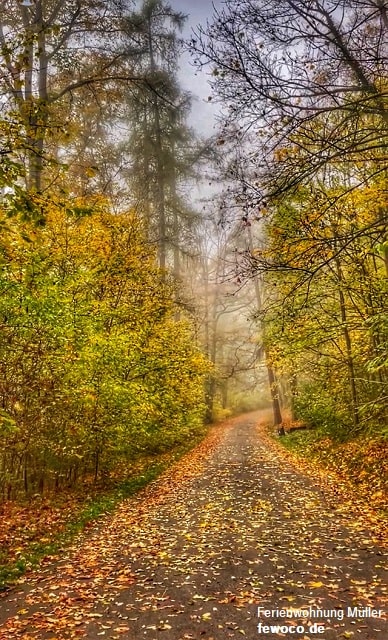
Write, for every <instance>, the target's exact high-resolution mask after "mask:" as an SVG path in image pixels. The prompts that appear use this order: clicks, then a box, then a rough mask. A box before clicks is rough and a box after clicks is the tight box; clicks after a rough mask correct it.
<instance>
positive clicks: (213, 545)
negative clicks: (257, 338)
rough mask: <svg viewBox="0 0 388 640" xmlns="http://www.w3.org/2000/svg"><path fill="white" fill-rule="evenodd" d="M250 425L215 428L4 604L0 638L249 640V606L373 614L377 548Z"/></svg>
mask: <svg viewBox="0 0 388 640" xmlns="http://www.w3.org/2000/svg"><path fill="white" fill-rule="evenodd" d="M256 421H257V420H256V419H254V418H253V417H252V418H249V417H248V418H247V417H243V418H239V419H234V420H231V421H229V422H228V424H227V425H226V426H224V427H222V428H216V429H214V430H213V431H212V433H211V435H210V436H209V438H207V439H206V440H205V441H204V443H202V444H201V445H200V446H199V447H198V448H197V449H196V450H195V451H193V452H192V453H191V454H189V455H188V456H186V457H185V458H183V459H182V460H181V461H180V462H179V463H178V464H177V465H175V467H174V468H173V469H171V470H170V471H169V472H168V473H166V474H164V476H163V477H161V478H160V479H159V480H157V481H156V482H154V483H153V484H152V485H150V486H149V487H147V488H146V489H145V490H144V491H142V492H141V493H140V494H138V495H137V496H136V497H135V498H134V499H131V500H127V501H125V502H123V504H122V505H121V506H120V507H119V509H118V510H117V511H116V513H115V514H114V516H112V517H107V518H105V520H103V521H102V522H101V523H100V524H99V526H98V527H95V528H94V529H93V530H92V531H91V532H90V534H89V535H88V536H87V537H86V538H80V539H79V548H73V549H72V550H70V551H69V552H68V553H66V556H65V557H63V559H62V560H60V561H59V562H58V563H57V565H56V566H55V567H54V568H53V567H52V566H50V565H47V566H46V567H45V568H44V569H43V570H42V571H41V572H40V573H38V574H34V576H30V577H29V585H27V584H26V586H25V587H24V588H23V587H22V588H21V589H20V591H21V593H20V594H18V593H14V594H12V595H8V596H7V597H5V598H4V599H3V603H2V604H3V607H5V608H7V609H8V614H7V615H8V620H7V621H6V622H5V624H4V625H3V627H2V631H1V632H0V638H1V640H11V638H12V640H15V639H16V640H17V639H18V638H23V640H25V639H26V640H37V639H38V638H39V640H49V639H50V640H54V639H57V640H70V639H73V638H88V639H90V640H96V638H99V637H101V638H107V639H108V638H109V640H119V639H120V638H126V639H127V640H129V639H131V640H132V639H133V638H136V640H139V639H141V638H144V639H145V640H159V639H160V638H163V639H164V640H189V639H194V638H195V639H198V638H204V640H210V639H213V640H221V639H222V640H224V639H225V638H239V637H240V638H241V637H243V636H246V637H249V638H254V637H257V628H256V627H257V623H258V618H257V606H258V605H260V606H261V607H267V608H268V609H273V608H274V609H277V608H289V607H293V609H294V610H295V611H296V612H297V611H298V610H299V609H300V608H301V607H302V606H303V607H312V608H321V609H322V608H325V609H328V610H342V609H343V608H346V607H347V606H371V607H380V608H383V606H384V599H385V597H386V581H384V578H383V573H382V571H383V560H384V557H383V552H382V550H381V549H380V548H379V547H376V545H375V542H374V540H373V539H372V537H371V535H370V533H369V532H368V531H367V530H365V531H363V532H362V535H361V536H360V537H359V538H358V537H357V536H355V532H354V530H353V529H352V528H349V527H348V526H347V525H348V519H347V518H346V516H345V514H343V513H342V512H341V510H336V509H333V508H332V507H331V506H330V505H329V504H327V502H326V501H325V500H324V499H323V498H322V492H321V490H320V488H319V486H315V485H314V484H312V483H311V482H310V481H309V480H307V479H306V478H305V477H304V476H302V475H300V474H298V473H296V472H295V470H294V469H293V468H292V467H291V466H290V465H288V464H287V463H285V462H284V460H283V458H282V457H281V455H280V453H279V451H277V450H276V448H274V447H272V446H269V444H268V443H267V442H264V441H263V440H262V439H261V437H258V434H257V430H256V428H255V424H256ZM295 615H296V614H295ZM275 622H276V620H275ZM277 622H279V620H278V621H277ZM280 622H281V621H280ZM307 622H308V621H306V620H305V621H304V623H306V628H307ZM312 622H314V620H313V621H312ZM324 624H325V636H324V638H325V640H331V639H334V638H338V637H341V634H342V635H343V634H345V633H347V634H349V633H357V638H360V639H361V640H377V639H378V638H379V637H381V638H383V635H382V634H383V630H384V629H383V624H384V621H383V620H371V619H357V618H355V619H354V620H353V619H352V620H339V619H338V618H337V617H335V616H331V617H329V618H327V619H325V620H324ZM306 637H307V635H306ZM343 637H346V636H344V635H343Z"/></svg>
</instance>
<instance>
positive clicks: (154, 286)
mask: <svg viewBox="0 0 388 640" xmlns="http://www.w3.org/2000/svg"><path fill="white" fill-rule="evenodd" d="M86 204H87V203H86ZM85 206H86V205H85ZM45 219H46V225H45V227H42V228H40V229H37V228H36V227H35V225H34V224H33V222H28V221H25V222H24V223H21V222H18V221H17V220H13V221H12V229H11V230H10V231H9V233H8V234H6V236H5V237H4V240H3V242H4V249H5V255H6V260H5V264H4V268H3V271H2V273H1V274H0V317H1V318H2V319H3V320H2V325H1V331H2V340H1V343H0V370H1V376H2V380H3V385H2V387H1V389H0V394H1V403H2V406H3V407H4V417H3V420H2V423H3V427H2V428H1V434H2V440H3V445H4V446H3V450H4V451H8V453H7V454H4V455H3V457H2V458H1V459H0V471H2V473H0V478H5V477H7V478H8V480H7V481H8V486H11V491H12V494H13V495H15V494H17V493H18V492H19V491H20V490H21V488H22V487H23V491H25V492H27V493H28V494H29V493H31V492H36V491H42V490H45V489H50V488H52V487H54V486H55V487H60V486H61V485H62V484H64V483H66V484H69V483H70V484H72V483H73V482H75V481H76V479H77V478H80V477H85V476H88V475H90V474H93V475H94V476H95V477H96V478H97V477H98V476H99V475H100V474H107V473H109V472H110V470H112V469H114V467H115V466H116V465H117V464H118V463H119V462H120V461H124V460H128V459H132V458H133V456H135V455H137V454H138V453H144V452H147V451H148V452H153V451H164V450H167V449H168V448H170V447H171V446H173V445H175V444H177V443H179V442H181V441H183V440H187V438H190V437H191V436H192V435H193V434H194V433H195V432H196V431H197V430H198V429H200V428H201V427H202V410H203V377H204V375H205V373H206V371H207V364H206V361H205V359H204V358H203V357H202V355H201V354H200V352H199V351H198V349H197V348H196V347H195V344H194V341H193V337H192V331H191V327H190V325H189V324H188V323H187V322H186V321H185V320H181V321H179V322H176V321H175V320H174V317H173V313H174V304H173V291H172V289H171V288H170V287H169V285H168V284H166V283H164V282H162V279H161V274H160V272H159V270H158V268H157V266H156V263H155V259H154V255H153V251H152V249H151V250H150V248H149V246H148V245H147V243H146V242H145V239H144V237H143V235H142V231H141V224H140V222H139V220H138V219H137V218H136V217H135V216H134V215H132V214H122V215H120V216H114V215H111V214H109V213H106V212H105V213H104V212H101V211H100V212H98V211H97V212H94V213H93V214H92V215H90V216H81V217H78V218H75V217H74V215H67V213H66V212H65V207H63V206H62V207H61V206H58V207H56V206H54V205H53V204H51V206H50V207H48V208H47V209H46V210H45ZM25 236H26V238H25ZM27 238H28V241H27ZM0 417H1V416H0ZM16 432H17V433H18V440H17V441H16V439H15V438H14V434H15V433H16ZM21 443H22V444H21ZM16 448H17V450H18V455H20V459H21V464H20V465H18V466H17V467H15V465H14V464H13V462H12V460H13V457H12V453H15V452H16ZM12 465H13V466H12Z"/></svg>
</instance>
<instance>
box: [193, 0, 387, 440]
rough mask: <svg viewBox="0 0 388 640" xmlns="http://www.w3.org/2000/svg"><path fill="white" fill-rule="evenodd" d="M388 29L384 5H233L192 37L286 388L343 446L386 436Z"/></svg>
mask: <svg viewBox="0 0 388 640" xmlns="http://www.w3.org/2000/svg"><path fill="white" fill-rule="evenodd" d="M387 27H388V14H387V6H386V3H385V2H380V1H378V0H363V1H357V2H354V1H349V2H348V1H347V0H343V1H341V2H334V1H333V2H332V1H331V0H327V1H324V2H315V1H314V2H305V1H303V0H297V1H291V0H282V1H280V2H276V3H275V2H263V1H261V0H246V1H245V0H244V1H242V2H240V1H239V2H237V1H235V0H227V1H226V3H225V6H224V7H222V8H221V9H220V10H219V12H217V13H216V15H215V19H214V21H213V22H212V23H211V24H209V25H208V27H207V28H206V29H205V28H199V30H198V32H197V34H196V37H195V38H194V39H193V40H192V49H193V51H194V52H195V54H196V56H197V63H198V65H201V64H205V65H210V66H211V70H212V76H213V80H212V84H213V90H214V97H215V99H217V100H218V101H219V102H220V103H221V105H222V107H223V114H224V120H223V122H224V124H223V129H222V132H221V134H220V137H219V140H218V144H219V145H220V146H221V147H222V149H223V152H224V161H223V163H222V171H223V172H224V176H225V180H227V181H228V184H229V187H228V190H227V192H226V195H225V206H224V210H223V222H224V224H225V225H226V226H229V227H231V228H236V225H237V226H238V225H239V226H240V229H241V233H242V234H244V233H245V236H246V240H245V244H244V243H243V244H242V245H241V244H240V246H237V247H236V249H235V254H236V260H235V263H236V266H235V269H236V275H237V277H239V278H240V279H247V280H252V279H254V280H256V282H259V283H260V287H261V291H262V299H261V301H260V304H259V306H258V311H257V319H258V323H259V325H260V334H261V341H262V345H263V348H264V350H265V351H266V354H267V361H269V363H270V365H271V367H272V368H273V369H274V371H275V378H274V380H273V382H272V389H275V391H276V395H277V396H278V397H279V396H281V395H282V387H283V391H284V392H285V395H286V396H288V401H287V404H288V405H289V406H290V408H291V411H292V414H293V417H294V419H295V418H298V419H299V420H302V421H303V422H304V423H305V424H308V425H310V426H318V427H321V429H322V430H323V431H324V432H326V433H329V434H331V435H333V436H334V437H340V438H347V437H352V436H354V435H357V434H365V433H366V434H369V435H372V434H376V433H377V434H381V433H382V432H383V431H385V433H386V418H387V415H386V406H387V356H388V353H387V337H388V335H387V329H388V325H387V317H388V316H387V299H388V297H387V275H388V271H387V257H388V240H387V221H388V219H387V152H386V150H387V133H388V131H387V123H388V101H387V99H388V93H387V66H386V65H387ZM278 409H279V408H278V407H276V406H274V410H275V422H279V423H280V422H281V415H280V413H279V411H278Z"/></svg>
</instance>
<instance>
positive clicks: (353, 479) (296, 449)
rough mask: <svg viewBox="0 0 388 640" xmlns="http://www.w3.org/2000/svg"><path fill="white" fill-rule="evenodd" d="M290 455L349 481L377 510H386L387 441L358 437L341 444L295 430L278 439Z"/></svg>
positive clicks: (316, 433) (313, 433)
mask: <svg viewBox="0 0 388 640" xmlns="http://www.w3.org/2000/svg"><path fill="white" fill-rule="evenodd" d="M279 442H281V444H282V445H283V446H285V447H286V448H287V449H288V450H290V451H291V452H292V453H294V454H296V455H297V456H298V457H302V458H305V459H307V460H313V461H315V462H317V463H318V464H319V466H321V467H323V468H324V469H326V470H327V471H329V472H330V471H334V472H335V473H336V474H338V476H339V477H341V478H343V479H345V480H347V481H348V482H350V483H351V484H352V485H353V486H354V488H355V489H356V490H357V494H358V495H359V496H360V497H363V498H364V499H366V500H367V502H368V504H369V505H370V506H371V507H372V508H374V509H375V510H376V511H380V512H384V511H386V510H387V502H386V496H387V492H388V442H387V440H386V439H384V438H382V437H373V438H372V437H369V438H367V437H365V436H358V437H357V438H354V439H352V440H347V441H340V440H337V439H334V438H332V437H329V436H327V435H323V434H322V432H320V431H315V430H306V431H304V430H301V431H299V430H296V431H294V432H291V433H288V434H287V435H286V436H285V437H284V438H281V439H280V440H279Z"/></svg>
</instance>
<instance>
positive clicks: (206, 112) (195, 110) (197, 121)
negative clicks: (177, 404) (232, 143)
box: [169, 0, 222, 137]
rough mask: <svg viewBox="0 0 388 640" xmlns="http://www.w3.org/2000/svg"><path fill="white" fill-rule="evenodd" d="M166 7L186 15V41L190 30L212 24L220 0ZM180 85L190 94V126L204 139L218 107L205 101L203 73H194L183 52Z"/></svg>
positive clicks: (182, 0)
mask: <svg viewBox="0 0 388 640" xmlns="http://www.w3.org/2000/svg"><path fill="white" fill-rule="evenodd" d="M169 4H170V5H171V6H172V7H173V8H174V9H175V10H176V11H180V12H181V13H184V14H185V15H187V16H188V17H187V20H186V25H185V28H184V32H183V36H184V37H185V38H189V37H190V36H191V31H192V29H193V28H195V27H196V26H197V25H198V24H202V25H203V26H205V25H206V21H207V20H209V21H211V18H212V15H213V12H214V9H213V5H214V6H215V7H216V8H217V7H220V6H221V5H222V0H214V1H212V0H169ZM179 75H180V82H181V86H182V87H183V88H184V89H185V90H186V91H189V92H190V93H191V94H192V97H193V106H192V112H191V115H190V118H189V124H190V125H191V126H192V127H194V128H195V129H196V130H197V132H198V134H199V135H200V136H203V137H207V136H211V135H213V134H214V133H215V124H216V113H217V107H216V106H215V105H214V104H212V103H210V102H208V101H207V98H208V96H209V95H210V94H211V89H210V87H209V84H208V77H207V73H206V71H196V70H195V69H194V67H193V64H192V62H191V58H190V55H189V54H188V53H185V54H184V55H183V56H182V60H181V70H180V74H179Z"/></svg>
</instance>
